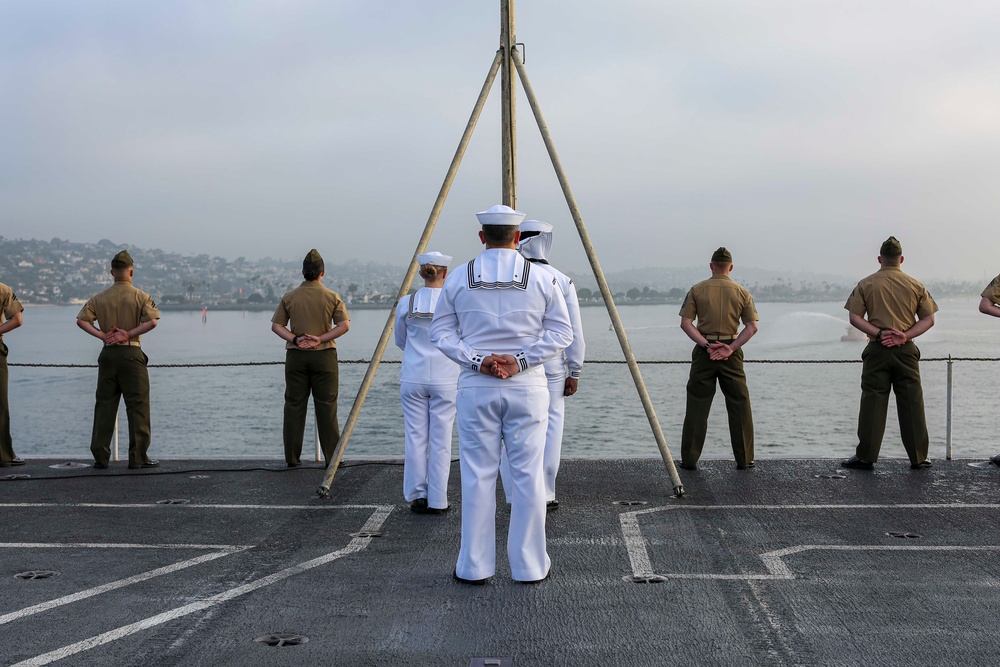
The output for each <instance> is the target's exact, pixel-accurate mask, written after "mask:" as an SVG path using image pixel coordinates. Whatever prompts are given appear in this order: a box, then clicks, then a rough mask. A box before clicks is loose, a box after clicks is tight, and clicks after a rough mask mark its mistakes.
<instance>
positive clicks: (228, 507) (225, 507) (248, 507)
mask: <svg viewBox="0 0 1000 667" xmlns="http://www.w3.org/2000/svg"><path fill="white" fill-rule="evenodd" d="M0 507H13V508H25V507H96V508H101V509H142V508H150V507H160V508H162V507H170V508H196V509H214V510H344V509H347V510H371V509H377V508H380V507H385V505H213V504H209V503H181V504H178V505H165V504H164V505H161V504H159V503H157V502H151V503H0Z"/></svg>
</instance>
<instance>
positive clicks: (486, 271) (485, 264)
mask: <svg viewBox="0 0 1000 667" xmlns="http://www.w3.org/2000/svg"><path fill="white" fill-rule="evenodd" d="M522 218H523V216H522ZM480 220H481V221H482V218H480ZM517 222H520V220H518V221H517ZM484 224H485V223H484ZM515 224H516V223H515ZM430 336H431V341H432V342H433V343H434V344H435V345H436V346H437V348H438V349H439V350H441V351H442V352H443V353H444V354H445V355H446V356H447V357H448V358H449V359H452V360H453V361H455V362H456V363H457V364H459V365H460V366H461V367H462V371H461V374H460V375H459V380H458V399H457V405H458V409H457V412H458V418H457V423H458V439H459V452H460V454H459V458H460V461H461V471H462V545H461V548H460V550H459V554H458V562H457V564H456V566H455V573H456V575H457V576H458V577H460V578H462V579H467V580H479V579H486V578H488V577H491V576H493V575H494V573H495V570H496V482H497V474H498V470H499V466H500V450H501V446H502V443H504V444H505V445H506V450H507V455H508V456H509V458H510V467H511V486H512V491H513V493H512V498H511V514H510V528H509V530H508V533H507V556H508V559H509V560H510V569H511V575H512V577H513V578H514V579H515V580H518V581H537V580H540V579H544V578H545V577H546V576H548V572H549V567H550V565H551V562H550V560H549V556H548V554H547V552H546V548H545V483H544V479H543V474H542V458H543V453H544V448H545V430H546V426H547V422H548V418H547V417H548V393H549V392H548V387H547V384H546V380H545V371H544V368H543V367H542V364H543V363H544V362H545V361H547V360H548V359H551V358H553V357H555V356H556V355H557V354H559V353H560V352H561V351H562V350H563V349H564V348H565V347H566V346H567V345H569V344H570V342H571V341H572V338H573V330H572V326H571V325H570V321H569V313H568V312H567V310H566V302H565V300H564V299H563V297H562V294H561V293H560V292H559V288H558V285H557V284H556V281H555V279H554V278H553V276H552V274H550V273H547V272H545V271H541V270H537V269H536V268H535V267H534V266H533V265H531V264H529V263H528V262H527V261H526V260H525V259H524V258H523V257H521V256H520V255H519V254H518V253H517V251H516V250H513V249H506V248H491V249H487V250H485V251H483V253H482V254H480V255H479V257H477V258H476V259H475V260H473V261H471V262H469V263H468V264H467V265H466V266H465V267H458V268H457V269H456V270H455V271H454V272H452V273H450V274H449V275H448V278H447V279H446V280H445V284H444V288H443V290H442V293H441V297H440V299H439V301H438V303H437V307H436V309H435V312H434V320H433V322H432V323H431V329H430ZM490 354H511V355H513V356H514V357H516V359H517V361H518V364H519V366H520V371H519V372H518V373H517V374H515V375H513V376H512V377H510V378H507V379H499V378H496V377H492V376H488V375H484V374H482V373H481V372H480V369H479V367H480V364H481V362H482V361H483V359H484V357H486V356H488V355H490Z"/></svg>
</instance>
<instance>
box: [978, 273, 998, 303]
mask: <svg viewBox="0 0 1000 667" xmlns="http://www.w3.org/2000/svg"><path fill="white" fill-rule="evenodd" d="M981 296H985V297H986V298H987V299H989V300H990V301H992V302H993V303H997V304H1000V276H997V277H996V278H994V279H993V282H991V283H990V284H989V285H987V286H986V289H984V290H983V293H982V295H981Z"/></svg>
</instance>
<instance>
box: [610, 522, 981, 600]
mask: <svg viewBox="0 0 1000 667" xmlns="http://www.w3.org/2000/svg"><path fill="white" fill-rule="evenodd" d="M732 509H739V510H832V509H845V510H859V509H934V510H938V509H943V510H951V509H1000V504H996V503H939V504H897V505H891V504H890V505H664V506H662V507H649V508H646V509H641V510H635V511H632V512H622V513H621V514H620V515H619V517H618V520H619V522H620V523H621V527H622V537H623V538H624V541H625V548H626V549H627V550H628V557H629V563H630V564H631V566H632V574H634V575H635V576H637V577H640V576H649V575H652V574H659V576H661V577H666V578H668V579H736V580H742V581H750V580H768V579H794V578H795V575H794V574H792V571H791V570H789V569H788V566H787V565H785V563H784V561H782V560H781V559H782V558H783V557H784V556H786V555H790V554H793V553H798V552H800V551H808V550H812V549H840V550H845V551H849V550H900V551H906V550H914V551H933V550H951V551H971V550H987V551H993V550H1000V547H995V546H981V547H975V546H970V547H960V546H955V547H949V546H939V547H930V546H924V547H921V546H910V545H906V546H903V545H899V546H888V545H886V546H879V545H870V546H869V545H815V544H813V545H799V546H794V547H788V548H787V549H779V550H778V551H770V552H767V553H765V554H761V559H762V560H763V561H764V565H765V567H767V569H768V572H769V574H750V573H745V574H714V573H703V574H682V573H677V574H663V573H657V572H654V571H653V564H652V562H651V561H650V559H649V549H648V543H647V541H646V538H645V537H644V536H643V534H642V529H641V528H640V527H639V516H640V515H643V514H655V513H657V512H667V511H685V510H732ZM786 552H787V553H786Z"/></svg>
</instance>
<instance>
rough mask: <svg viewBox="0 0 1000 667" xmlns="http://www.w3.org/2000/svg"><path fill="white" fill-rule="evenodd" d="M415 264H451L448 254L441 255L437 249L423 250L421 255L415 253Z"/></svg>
mask: <svg viewBox="0 0 1000 667" xmlns="http://www.w3.org/2000/svg"><path fill="white" fill-rule="evenodd" d="M417 264H419V265H420V266H423V265H424V264H433V265H434V266H445V267H446V266H448V265H449V264H451V256H450V255H442V254H441V253H439V252H438V251H437V250H434V251H431V252H425V253H424V254H422V255H417Z"/></svg>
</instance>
